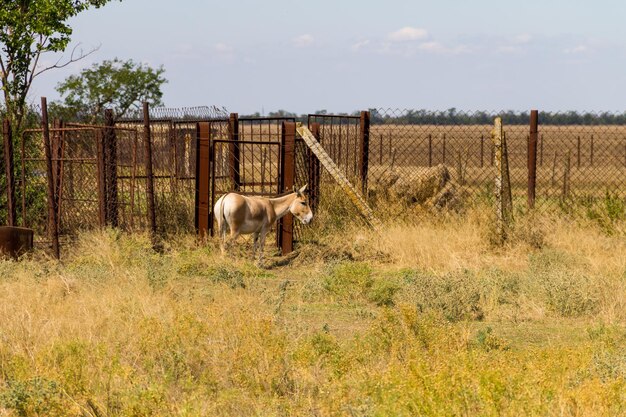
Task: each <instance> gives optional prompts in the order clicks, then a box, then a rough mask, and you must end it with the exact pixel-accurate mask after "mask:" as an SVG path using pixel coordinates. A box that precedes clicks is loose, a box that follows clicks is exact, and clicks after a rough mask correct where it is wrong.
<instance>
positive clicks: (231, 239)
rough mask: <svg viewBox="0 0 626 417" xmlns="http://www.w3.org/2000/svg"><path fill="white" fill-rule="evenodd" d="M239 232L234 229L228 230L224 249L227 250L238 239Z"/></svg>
mask: <svg viewBox="0 0 626 417" xmlns="http://www.w3.org/2000/svg"><path fill="white" fill-rule="evenodd" d="M240 234H241V232H240V231H239V230H236V229H235V228H234V227H231V228H230V237H229V238H228V239H227V240H226V249H227V250H229V249H230V247H231V246H232V245H233V243H235V240H237V238H238V237H239V235H240Z"/></svg>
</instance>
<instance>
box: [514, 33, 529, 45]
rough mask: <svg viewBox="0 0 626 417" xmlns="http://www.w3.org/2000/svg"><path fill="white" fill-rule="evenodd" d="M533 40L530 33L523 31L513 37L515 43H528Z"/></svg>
mask: <svg viewBox="0 0 626 417" xmlns="http://www.w3.org/2000/svg"><path fill="white" fill-rule="evenodd" d="M532 40H533V37H532V36H531V35H530V34H528V33H522V34H519V35H517V36H516V37H514V38H513V43H516V44H518V45H520V44H524V43H528V42H530V41H532Z"/></svg>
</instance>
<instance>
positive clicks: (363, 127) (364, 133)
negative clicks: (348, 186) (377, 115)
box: [359, 111, 370, 195]
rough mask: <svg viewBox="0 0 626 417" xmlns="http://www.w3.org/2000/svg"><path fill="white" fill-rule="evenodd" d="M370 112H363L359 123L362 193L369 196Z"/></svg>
mask: <svg viewBox="0 0 626 417" xmlns="http://www.w3.org/2000/svg"><path fill="white" fill-rule="evenodd" d="M369 143H370V112H368V111H362V112H361V119H360V123H359V169H360V172H359V173H360V180H361V191H362V193H363V195H367V172H368V168H369V149H370V145H369Z"/></svg>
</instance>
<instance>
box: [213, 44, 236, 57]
mask: <svg viewBox="0 0 626 417" xmlns="http://www.w3.org/2000/svg"><path fill="white" fill-rule="evenodd" d="M213 49H214V50H215V52H217V53H218V54H222V55H231V54H232V53H233V52H235V50H234V49H233V47H232V46H230V45H226V44H225V43H221V42H220V43H216V44H215V45H213Z"/></svg>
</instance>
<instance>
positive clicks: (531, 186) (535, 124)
mask: <svg viewBox="0 0 626 417" xmlns="http://www.w3.org/2000/svg"><path fill="white" fill-rule="evenodd" d="M538 132H539V112H538V111H537V110H531V111H530V135H529V136H528V208H529V209H533V208H535V190H536V187H537V136H538Z"/></svg>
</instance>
